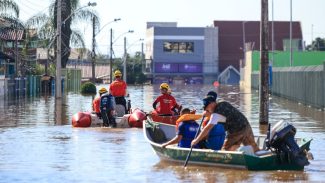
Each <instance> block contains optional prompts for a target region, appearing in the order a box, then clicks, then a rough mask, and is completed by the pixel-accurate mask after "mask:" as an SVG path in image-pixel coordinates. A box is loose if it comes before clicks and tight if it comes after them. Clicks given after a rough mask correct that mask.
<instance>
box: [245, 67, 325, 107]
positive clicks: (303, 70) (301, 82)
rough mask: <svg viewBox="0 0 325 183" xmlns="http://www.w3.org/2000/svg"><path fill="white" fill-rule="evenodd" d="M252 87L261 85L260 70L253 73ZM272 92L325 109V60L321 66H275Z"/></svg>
mask: <svg viewBox="0 0 325 183" xmlns="http://www.w3.org/2000/svg"><path fill="white" fill-rule="evenodd" d="M251 78H252V81H251V83H252V88H258V87H259V72H258V71H254V72H253V73H252V77H251ZM270 91H271V93H272V94H274V95H277V96H280V97H284V98H287V99H290V100H294V101H297V102H300V103H302V104H305V105H310V106H313V107H316V108H320V109H325V62H324V63H323V65H319V66H301V67H282V68H273V82H272V86H271V87H270Z"/></svg>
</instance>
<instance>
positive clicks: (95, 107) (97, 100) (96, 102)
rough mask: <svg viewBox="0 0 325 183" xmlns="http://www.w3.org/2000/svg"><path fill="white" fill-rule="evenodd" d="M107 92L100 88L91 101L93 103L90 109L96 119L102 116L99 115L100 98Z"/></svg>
mask: <svg viewBox="0 0 325 183" xmlns="http://www.w3.org/2000/svg"><path fill="white" fill-rule="evenodd" d="M106 92H107V90H106V88H104V87H103V88H101V89H100V90H98V94H99V95H98V96H97V97H96V98H95V99H94V100H93V103H92V107H93V112H95V113H96V115H97V117H98V118H99V119H102V115H101V113H100V97H101V96H102V94H103V93H106Z"/></svg>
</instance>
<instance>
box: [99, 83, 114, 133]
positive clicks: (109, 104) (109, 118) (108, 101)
mask: <svg viewBox="0 0 325 183" xmlns="http://www.w3.org/2000/svg"><path fill="white" fill-rule="evenodd" d="M100 91H102V92H103V93H102V94H101V95H100V113H101V115H102V118H103V126H107V127H108V126H112V127H116V121H115V117H114V106H115V99H114V97H113V96H112V95H111V94H110V93H108V91H107V90H106V88H101V89H100Z"/></svg>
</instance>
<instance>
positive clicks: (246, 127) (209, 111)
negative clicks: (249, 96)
mask: <svg viewBox="0 0 325 183" xmlns="http://www.w3.org/2000/svg"><path fill="white" fill-rule="evenodd" d="M208 94H209V95H207V96H206V97H205V98H204V99H203V109H204V110H205V114H204V115H205V116H210V120H209V122H208V124H207V125H206V126H205V127H204V128H203V129H202V132H201V133H200V134H199V135H198V137H197V138H196V139H194V140H193V141H192V143H191V145H192V146H194V145H196V144H198V143H199V142H200V141H201V140H202V139H204V138H205V137H206V136H207V135H208V134H209V132H210V130H211V129H212V128H213V127H214V126H215V125H217V124H218V123H224V128H225V130H226V131H227V136H226V140H225V142H224V144H223V147H222V149H223V150H227V151H235V150H237V149H238V147H239V146H240V145H241V144H242V143H243V144H244V145H245V146H247V145H251V146H252V147H253V149H254V152H256V151H258V150H259V148H258V146H257V144H256V142H255V140H254V134H253V131H252V128H251V126H250V124H249V122H248V120H247V118H246V117H245V116H244V115H243V114H242V113H241V112H240V111H239V110H238V109H236V108H235V107H234V106H232V105H231V104H230V103H228V102H226V101H218V102H217V101H216V99H217V93H215V92H213V91H212V92H209V93H208Z"/></svg>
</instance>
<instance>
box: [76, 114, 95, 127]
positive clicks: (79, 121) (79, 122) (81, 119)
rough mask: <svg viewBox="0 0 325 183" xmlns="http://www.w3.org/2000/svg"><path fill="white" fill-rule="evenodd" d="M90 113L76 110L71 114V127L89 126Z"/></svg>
mask: <svg viewBox="0 0 325 183" xmlns="http://www.w3.org/2000/svg"><path fill="white" fill-rule="evenodd" d="M90 125H91V115H90V113H89V112H78V113H76V114H74V115H73V116H72V126H73V127H90Z"/></svg>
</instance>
